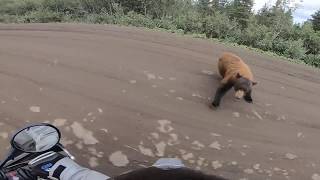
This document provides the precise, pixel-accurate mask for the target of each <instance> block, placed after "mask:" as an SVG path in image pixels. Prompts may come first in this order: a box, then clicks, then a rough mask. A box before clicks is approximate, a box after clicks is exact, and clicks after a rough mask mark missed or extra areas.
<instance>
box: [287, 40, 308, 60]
mask: <svg viewBox="0 0 320 180" xmlns="http://www.w3.org/2000/svg"><path fill="white" fill-rule="evenodd" d="M287 44H288V48H287V49H286V50H285V51H284V56H286V57H288V58H292V59H302V58H303V57H304V56H305V53H306V49H305V48H304V47H303V40H301V39H299V40H289V41H287Z"/></svg>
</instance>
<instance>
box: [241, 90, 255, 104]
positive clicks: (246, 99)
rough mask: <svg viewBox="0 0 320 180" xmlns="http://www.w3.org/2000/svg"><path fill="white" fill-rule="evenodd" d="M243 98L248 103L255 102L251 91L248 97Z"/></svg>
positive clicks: (247, 94)
mask: <svg viewBox="0 0 320 180" xmlns="http://www.w3.org/2000/svg"><path fill="white" fill-rule="evenodd" d="M243 98H244V100H245V101H246V102H247V103H253V100H252V97H251V91H249V92H248V93H246V95H245V96H244V97H243Z"/></svg>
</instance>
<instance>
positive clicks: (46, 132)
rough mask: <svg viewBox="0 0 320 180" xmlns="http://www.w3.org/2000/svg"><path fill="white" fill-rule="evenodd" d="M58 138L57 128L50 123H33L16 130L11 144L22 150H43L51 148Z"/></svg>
mask: <svg viewBox="0 0 320 180" xmlns="http://www.w3.org/2000/svg"><path fill="white" fill-rule="evenodd" d="M59 140H60V133H59V131H58V129H56V128H55V127H53V126H50V125H35V126H30V127H27V128H25V129H23V130H21V131H20V132H18V133H17V134H16V135H15V136H14V137H13V139H12V146H13V147H14V148H16V149H18V150H21V151H23V152H43V151H47V150H49V149H51V148H52V147H53V146H55V145H56V144H57V143H58V142H59Z"/></svg>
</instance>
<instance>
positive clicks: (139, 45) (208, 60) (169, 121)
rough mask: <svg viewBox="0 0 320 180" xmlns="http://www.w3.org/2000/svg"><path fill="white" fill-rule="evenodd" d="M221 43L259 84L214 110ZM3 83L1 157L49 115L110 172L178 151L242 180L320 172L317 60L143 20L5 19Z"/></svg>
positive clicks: (87, 157)
mask: <svg viewBox="0 0 320 180" xmlns="http://www.w3.org/2000/svg"><path fill="white" fill-rule="evenodd" d="M224 51H231V52H234V53H236V54H238V55H239V56H240V57H242V58H243V59H244V60H245V61H246V62H247V63H248V64H249V65H250V66H251V67H252V69H253V72H254V74H255V77H256V79H257V80H258V81H259V83H260V84H259V85H258V86H256V88H255V89H254V94H253V98H254V104H252V105H250V104H247V103H245V102H244V101H241V102H236V101H234V100H233V97H232V93H229V94H228V95H227V96H226V97H225V98H224V99H223V102H222V106H221V108H220V109H218V110H216V111H213V110H212V109H209V108H208V103H209V100H208V98H210V97H211V96H212V95H213V94H214V92H215V89H216V88H217V86H218V83H219V80H220V77H219V75H218V74H217V68H216V64H217V59H218V56H219V55H220V54H221V53H222V52H224ZM0 83H1V86H0V112H1V113H0V118H1V120H0V122H1V123H0V130H1V132H0V139H1V140H0V143H1V146H0V150H1V155H4V153H5V151H6V149H5V148H6V147H7V146H8V140H9V138H8V135H9V137H10V133H11V132H12V131H13V130H15V129H16V128H18V127H21V126H23V125H26V124H28V123H30V122H44V121H45V122H51V123H54V124H56V125H57V126H59V127H60V129H61V131H62V133H63V136H64V137H65V138H64V139H63V143H64V144H66V145H67V147H68V149H70V150H71V151H72V152H73V153H74V154H75V156H76V157H77V158H78V161H79V162H80V163H82V164H83V165H87V166H89V165H90V166H91V167H95V168H96V169H98V170H100V171H102V172H104V173H108V174H109V175H116V174H118V173H121V172H124V171H127V170H129V169H134V168H139V167H141V166H146V165H151V164H152V163H153V162H154V161H155V160H156V159H158V158H159V157H161V156H164V157H176V156H177V157H180V158H181V159H183V160H184V162H185V163H186V165H188V166H190V167H193V168H197V169H201V170H204V171H206V172H209V173H214V174H218V175H223V176H224V177H227V178H230V179H236V180H237V179H241V178H248V179H275V180H278V179H286V178H288V179H295V180H307V179H312V177H313V179H316V178H318V179H319V177H317V175H316V173H317V174H320V170H319V169H320V168H319V167H320V154H319V152H320V151H319V150H320V141H319V134H320V119H319V117H320V108H319V107H320V72H319V71H318V70H316V69H312V68H309V67H304V66H302V65H295V64H289V63H287V62H284V61H279V60H276V59H272V58H270V57H265V56H261V55H259V54H256V53H253V52H249V51H247V50H243V49H238V48H228V47H224V46H222V45H219V44H214V43H210V42H208V41H204V40H199V39H192V38H187V37H177V36H175V35H172V34H168V33H161V32H148V31H145V30H141V29H137V28H126V27H115V26H103V25H72V24H32V25H0ZM119 151H120V152H119ZM120 166H122V167H120ZM318 179H317V180H318Z"/></svg>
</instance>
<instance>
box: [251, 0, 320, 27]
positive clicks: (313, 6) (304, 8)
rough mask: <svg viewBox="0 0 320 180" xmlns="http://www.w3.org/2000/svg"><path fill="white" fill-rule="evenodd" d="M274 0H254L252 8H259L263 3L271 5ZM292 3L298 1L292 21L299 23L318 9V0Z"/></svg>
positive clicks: (319, 2)
mask: <svg viewBox="0 0 320 180" xmlns="http://www.w3.org/2000/svg"><path fill="white" fill-rule="evenodd" d="M275 1H276V0H254V2H255V4H254V7H253V8H254V10H255V11H257V10H259V9H260V8H261V7H262V6H263V5H264V4H265V3H267V4H271V5H273V4H274V3H275ZM294 3H299V4H300V5H299V8H298V9H297V10H296V11H295V13H294V21H295V22H297V23H301V22H303V21H306V20H308V19H309V18H310V17H311V14H313V13H314V12H315V11H317V10H318V9H320V0H302V2H301V1H300V0H296V2H294Z"/></svg>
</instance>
